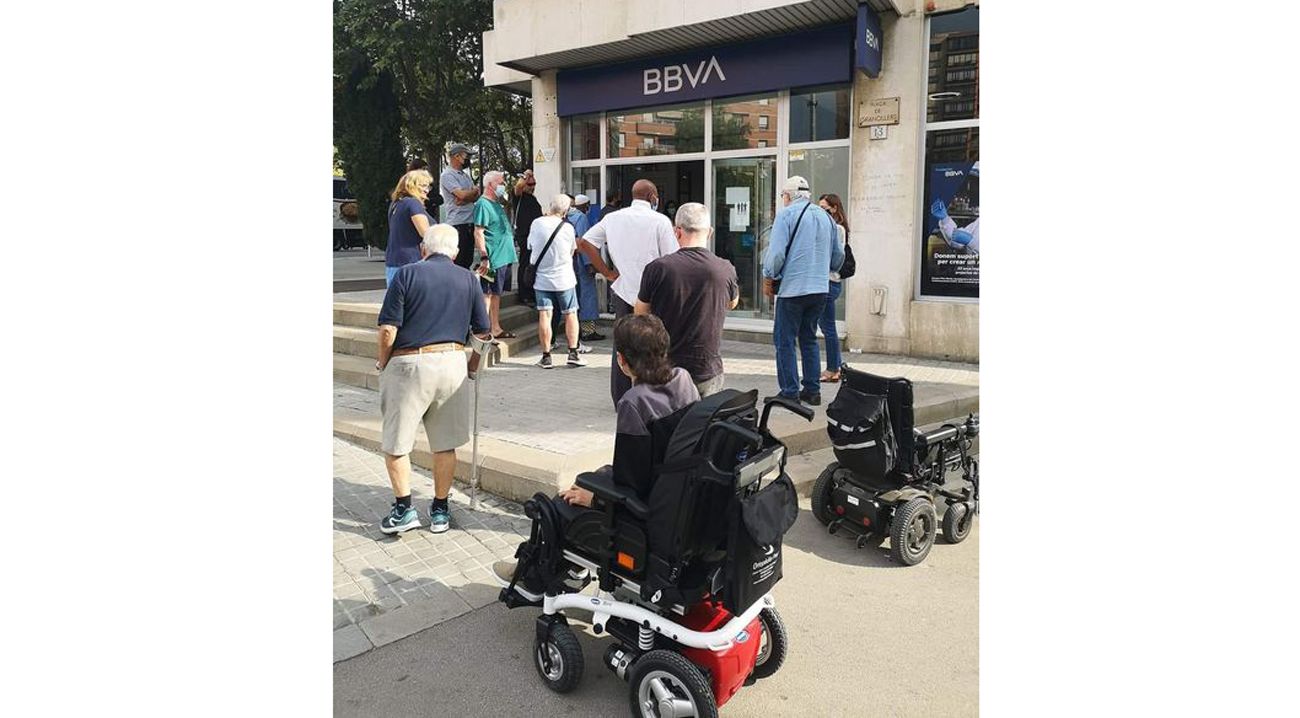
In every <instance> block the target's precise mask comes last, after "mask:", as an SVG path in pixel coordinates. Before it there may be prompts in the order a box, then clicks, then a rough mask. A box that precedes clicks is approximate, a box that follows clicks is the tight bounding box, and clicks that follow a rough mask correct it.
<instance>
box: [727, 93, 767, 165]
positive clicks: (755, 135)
mask: <svg viewBox="0 0 1300 718" xmlns="http://www.w3.org/2000/svg"><path fill="white" fill-rule="evenodd" d="M774 144H776V95H775V94H769V95H750V96H747V97H732V98H728V99H725V100H714V101H713V149H714V151H717V150H743V149H752V148H755V147H769V146H771V145H774Z"/></svg>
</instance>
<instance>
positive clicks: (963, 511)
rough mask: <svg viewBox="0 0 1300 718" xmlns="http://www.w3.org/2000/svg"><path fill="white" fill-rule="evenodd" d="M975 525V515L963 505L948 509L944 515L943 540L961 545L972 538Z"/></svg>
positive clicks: (954, 505)
mask: <svg viewBox="0 0 1300 718" xmlns="http://www.w3.org/2000/svg"><path fill="white" fill-rule="evenodd" d="M974 525H975V513H974V512H973V511H971V510H970V507H969V506H967V505H966V504H963V503H955V504H953V505H952V506H949V507H948V511H947V512H945V513H944V515H943V540H944V541H947V542H948V543H961V542H962V541H965V540H966V537H967V536H970V530H971V527H972V526H974Z"/></svg>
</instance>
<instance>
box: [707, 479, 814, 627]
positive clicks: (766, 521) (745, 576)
mask: <svg viewBox="0 0 1300 718" xmlns="http://www.w3.org/2000/svg"><path fill="white" fill-rule="evenodd" d="M798 516H799V497H798V495H797V494H796V493H795V490H794V484H793V483H792V482H791V481H790V477H788V476H786V475H785V474H781V476H780V477H779V478H777V479H776V480H775V481H773V482H771V483H770V484H768V485H767V486H765V487H763V488H762V489H761V490H759V491H758V492H757V493H755V494H753V495H751V496H748V497H746V498H743V499H741V500H740V509H739V511H737V512H736V515H735V517H734V520H733V528H732V536H731V552H730V553H731V580H730V581H729V585H728V587H727V591H726V594H725V599H726V600H725V601H724V605H725V606H726V608H727V610H728V611H731V612H732V613H741V612H743V611H744V610H745V609H747V608H749V607H750V606H752V605H753V604H754V602H755V601H757V600H758V599H760V598H762V597H763V594H765V593H768V592H769V591H771V590H772V587H773V586H775V585H776V582H777V581H780V580H781V538H782V537H783V536H784V535H785V532H786V531H789V530H790V527H791V526H793V525H794V522H795V519H796V518H798Z"/></svg>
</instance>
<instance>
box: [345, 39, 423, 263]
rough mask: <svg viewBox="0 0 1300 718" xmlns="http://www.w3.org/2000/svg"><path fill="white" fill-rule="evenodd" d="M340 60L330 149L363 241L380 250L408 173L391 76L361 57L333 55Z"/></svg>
mask: <svg viewBox="0 0 1300 718" xmlns="http://www.w3.org/2000/svg"><path fill="white" fill-rule="evenodd" d="M340 60H341V61H343V62H345V63H347V64H346V65H345V66H344V68H343V70H342V73H341V75H342V76H341V77H338V76H336V78H335V85H334V143H335V146H336V147H337V154H338V159H339V162H340V164H342V165H343V167H344V169H345V172H346V174H347V178H348V187H349V188H350V189H351V190H352V194H353V195H354V196H355V197H356V198H357V209H358V210H359V212H360V217H361V224H362V227H363V229H362V236H364V237H365V239H366V242H367V243H368V244H370V245H371V246H374V247H379V248H380V249H383V248H386V247H387V246H388V203H389V193H390V192H392V189H393V187H394V186H396V185H397V180H398V178H400V177H401V176H402V173H403V171H404V170H405V169H406V167H405V163H404V161H403V159H402V154H403V153H402V139H401V113H400V111H399V109H398V105H397V94H396V92H395V91H394V81H393V76H392V74H391V73H389V72H386V71H382V70H381V71H376V70H375V68H374V67H373V66H371V65H370V64H369V63H368V62H367V61H366V58H365V56H364V55H362V54H360V53H356V52H352V53H347V54H345V55H343V56H338V55H336V56H335V61H336V62H338V61H340ZM337 72H338V70H337V69H336V73H337Z"/></svg>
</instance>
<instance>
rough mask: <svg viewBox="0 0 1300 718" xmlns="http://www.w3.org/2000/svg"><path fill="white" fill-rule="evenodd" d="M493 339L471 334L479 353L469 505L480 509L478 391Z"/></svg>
mask: <svg viewBox="0 0 1300 718" xmlns="http://www.w3.org/2000/svg"><path fill="white" fill-rule="evenodd" d="M493 344H494V342H493V341H492V340H491V339H479V338H478V337H477V336H475V335H474V333H473V332H471V333H470V335H469V345H470V349H471V350H473V352H474V353H475V354H477V355H478V366H477V368H476V369H475V370H474V371H472V372H470V378H471V379H473V380H474V448H473V453H474V464H473V467H472V468H471V469H470V474H469V506H470V508H471V509H474V510H478V391H479V387H480V386H482V384H483V372H484V371H486V370H487V354H488V352H490V351H492V346H493Z"/></svg>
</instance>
